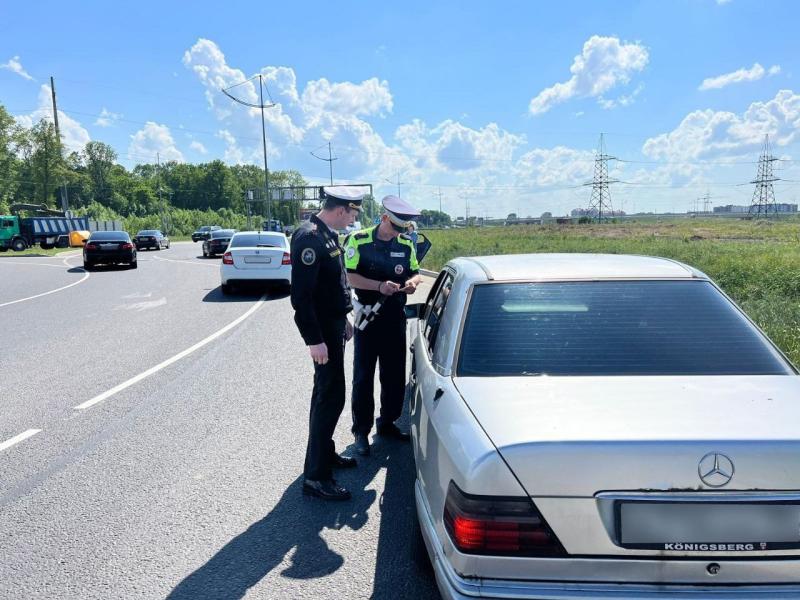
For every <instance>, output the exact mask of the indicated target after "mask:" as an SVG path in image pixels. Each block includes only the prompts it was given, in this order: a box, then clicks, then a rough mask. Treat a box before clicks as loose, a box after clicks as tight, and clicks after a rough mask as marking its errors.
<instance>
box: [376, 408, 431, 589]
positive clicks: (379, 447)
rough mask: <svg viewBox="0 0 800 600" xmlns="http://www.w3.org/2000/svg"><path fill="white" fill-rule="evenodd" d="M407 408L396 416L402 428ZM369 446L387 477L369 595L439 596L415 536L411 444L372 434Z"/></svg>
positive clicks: (416, 527)
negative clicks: (391, 440) (383, 438)
mask: <svg viewBox="0 0 800 600" xmlns="http://www.w3.org/2000/svg"><path fill="white" fill-rule="evenodd" d="M407 412H408V411H407V409H406V411H404V413H405V414H404V416H403V418H402V419H401V421H400V422H399V424H400V427H401V429H403V430H405V431H408V430H409V429H410V428H409V424H408V418H407ZM372 449H373V452H372V454H373V457H374V459H377V460H378V461H379V463H380V467H381V468H385V469H386V482H385V484H384V488H383V494H382V495H381V498H380V532H379V534H378V548H377V560H376V561H375V580H374V586H373V590H372V598H373V599H374V600H390V599H392V600H393V599H395V598H414V599H415V600H425V599H431V600H434V599H438V598H440V595H439V591H438V589H437V587H436V580H435V578H434V575H433V568H432V567H431V566H430V562H429V560H428V557H427V550H426V549H425V542H423V541H422V538H421V537H419V536H420V535H421V534H420V532H419V526H418V525H417V509H416V506H415V503H414V480H415V477H416V474H415V468H414V454H413V451H412V449H411V444H409V443H398V442H389V441H382V440H381V439H380V438H376V441H375V443H374V444H373V446H372Z"/></svg>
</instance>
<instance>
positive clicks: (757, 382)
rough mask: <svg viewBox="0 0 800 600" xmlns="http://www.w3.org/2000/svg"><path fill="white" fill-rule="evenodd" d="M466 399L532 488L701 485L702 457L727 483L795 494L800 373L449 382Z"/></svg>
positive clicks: (588, 491) (581, 492)
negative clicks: (720, 469)
mask: <svg viewBox="0 0 800 600" xmlns="http://www.w3.org/2000/svg"><path fill="white" fill-rule="evenodd" d="M454 381H455V383H456V386H457V387H458V389H459V391H460V393H461V394H462V396H463V398H464V399H465V401H466V403H467V405H468V406H469V407H470V409H471V410H472V412H473V414H474V415H475V417H476V418H477V420H478V421H479V422H480V424H481V425H482V427H483V428H484V430H485V431H486V433H487V435H488V436H489V438H490V439H491V440H492V442H493V443H494V444H495V446H496V447H497V448H498V450H499V452H500V453H501V455H502V456H503V458H504V459H505V461H506V462H507V463H508V465H509V467H510V468H511V470H512V471H513V472H514V473H515V475H516V476H517V477H518V478H519V480H520V482H521V483H522V484H523V486H524V487H525V489H526V490H527V491H528V493H529V494H531V495H532V496H570V497H592V496H594V495H595V494H597V493H599V492H603V491H609V490H613V491H616V490H626V491H654V490H659V491H670V492H677V491H702V490H706V491H710V490H714V489H717V488H715V487H714V485H716V484H718V483H720V481H718V480H714V479H713V478H712V479H709V481H710V483H711V484H712V485H709V484H707V483H704V482H703V480H701V478H700V474H699V471H700V470H701V466H700V462H701V459H703V457H704V456H706V455H707V454H709V453H712V454H713V453H720V454H724V455H725V456H726V457H729V458H730V460H731V461H732V463H733V465H734V470H735V473H734V474H733V477H732V478H731V479H730V482H729V483H727V484H725V485H724V487H722V486H720V488H719V489H724V490H725V491H726V492H727V491H729V490H800V469H798V468H797V464H798V463H797V457H798V456H800V429H799V428H798V427H797V424H798V423H800V378H798V377H797V376H735V377H730V376H704V377H509V378H506V377H495V378H455V379H454Z"/></svg>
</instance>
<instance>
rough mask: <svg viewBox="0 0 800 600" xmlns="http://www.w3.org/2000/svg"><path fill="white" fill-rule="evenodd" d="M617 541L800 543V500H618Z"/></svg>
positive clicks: (707, 548)
mask: <svg viewBox="0 0 800 600" xmlns="http://www.w3.org/2000/svg"><path fill="white" fill-rule="evenodd" d="M617 518H618V524H619V525H618V527H619V540H620V545H621V546H623V547H625V548H639V549H654V550H672V551H689V552H758V551H763V550H783V549H790V548H800V504H790V503H778V502H749V503H748V502H648V501H642V502H626V501H621V502H619V503H618V511H617Z"/></svg>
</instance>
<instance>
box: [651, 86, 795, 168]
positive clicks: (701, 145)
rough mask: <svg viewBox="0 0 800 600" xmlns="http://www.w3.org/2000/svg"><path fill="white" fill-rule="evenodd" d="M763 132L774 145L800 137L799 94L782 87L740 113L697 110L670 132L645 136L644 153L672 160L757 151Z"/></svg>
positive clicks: (787, 143)
mask: <svg viewBox="0 0 800 600" xmlns="http://www.w3.org/2000/svg"><path fill="white" fill-rule="evenodd" d="M765 134H769V135H770V140H771V141H772V142H773V143H774V144H776V145H777V146H787V145H789V144H791V143H792V142H794V141H796V140H797V139H798V138H800V95H798V94H795V93H794V92H793V91H791V90H781V91H779V92H778V93H777V94H776V95H775V97H774V98H773V99H771V100H768V101H766V102H753V103H752V104H750V106H749V107H748V108H747V110H746V111H744V113H742V114H736V113H733V112H728V111H714V110H711V109H706V110H696V111H693V112H691V113H689V114H688V115H686V117H684V119H683V120H682V121H681V123H680V125H678V127H677V128H675V129H674V130H673V131H671V132H669V133H662V134H661V135H658V136H655V137H652V138H650V139H648V140H647V141H646V142H645V143H644V146H643V147H642V152H643V153H644V154H646V155H647V156H650V157H652V158H657V159H667V160H673V161H680V160H692V159H708V158H713V157H717V156H721V155H737V154H739V155H740V154H744V153H747V152H752V151H754V150H757V149H758V148H759V147H760V145H761V143H762V141H763V138H764V135H765Z"/></svg>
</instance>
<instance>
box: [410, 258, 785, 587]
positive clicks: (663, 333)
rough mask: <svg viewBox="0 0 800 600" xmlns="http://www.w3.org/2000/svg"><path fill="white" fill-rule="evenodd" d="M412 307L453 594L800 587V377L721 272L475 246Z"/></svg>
mask: <svg viewBox="0 0 800 600" xmlns="http://www.w3.org/2000/svg"><path fill="white" fill-rule="evenodd" d="M408 308H409V311H408V312H409V314H416V315H418V316H419V320H418V321H416V322H414V325H413V327H414V328H415V332H416V336H415V339H414V342H413V347H412V348H413V360H412V376H411V385H410V389H411V398H410V410H411V421H412V435H413V447H414V457H415V460H416V476H417V478H416V489H415V492H416V505H417V512H418V517H419V522H420V526H421V530H422V536H423V539H424V541H425V545H426V547H427V550H428V553H429V555H430V557H431V560H432V563H433V566H434V570H435V573H436V578H437V582H438V585H439V589H440V591H441V592H442V595H443V596H444V597H445V598H474V597H481V598H538V599H544V600H556V599H558V600H567V599H570V600H571V599H578V598H603V599H623V598H625V599H649V598H658V599H661V598H681V599H699V598H712V599H734V598H735V599H737V600H745V599H751V598H763V599H767V598H769V599H771V600H772V599H776V598H800V378H798V373H797V371H796V370H795V368H794V367H793V366H792V365H791V364H790V362H789V361H788V360H787V358H786V357H785V356H784V355H783V354H782V353H781V352H780V351H779V350H778V348H776V347H775V345H774V344H772V343H771V342H770V340H769V339H767V337H766V336H765V335H764V333H763V332H761V331H760V330H759V329H758V327H756V326H755V325H754V324H753V323H752V322H751V321H750V320H749V319H748V317H747V316H746V315H745V314H744V313H743V312H742V311H741V310H740V309H739V308H738V307H737V306H736V305H735V304H734V303H733V301H731V300H730V299H729V298H728V297H727V296H726V295H725V294H724V293H723V292H722V291H721V290H720V289H719V288H718V287H717V286H716V285H715V284H714V283H713V282H712V281H711V280H710V279H709V278H708V277H707V276H706V275H704V274H703V273H700V272H699V271H697V270H695V269H693V268H691V267H688V266H686V265H683V264H680V263H678V262H675V261H672V260H666V259H661V258H648V257H641V256H616V255H590V254H533V255H517V256H491V257H477V258H459V259H455V260H453V261H451V262H450V263H448V264H447V265H446V267H445V268H444V269H443V270H442V271H441V273H440V274H439V276H438V279H437V280H436V283H435V285H434V287H433V289H432V291H431V293H430V295H429V297H428V300H427V302H426V303H425V304H424V305H413V306H409V307H408Z"/></svg>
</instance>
